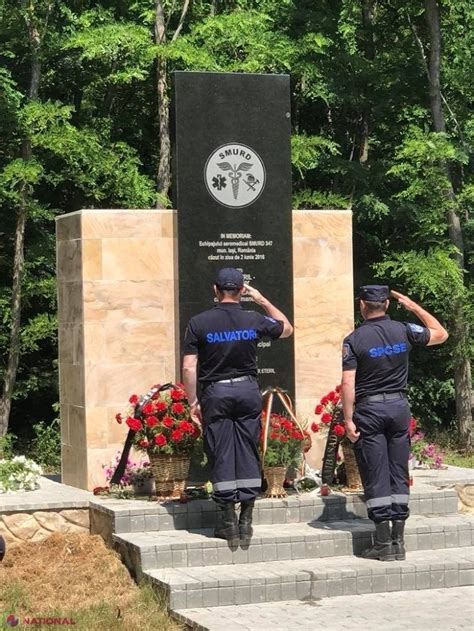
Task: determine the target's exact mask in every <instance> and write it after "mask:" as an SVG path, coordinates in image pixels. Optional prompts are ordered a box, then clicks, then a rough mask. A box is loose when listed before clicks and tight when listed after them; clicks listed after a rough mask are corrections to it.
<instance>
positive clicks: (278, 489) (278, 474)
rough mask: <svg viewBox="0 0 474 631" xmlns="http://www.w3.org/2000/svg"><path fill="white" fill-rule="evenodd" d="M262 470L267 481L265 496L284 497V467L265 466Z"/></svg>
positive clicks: (285, 494) (285, 493)
mask: <svg viewBox="0 0 474 631" xmlns="http://www.w3.org/2000/svg"><path fill="white" fill-rule="evenodd" d="M263 472H264V475H265V480H266V481H267V490H266V491H265V497H286V496H287V492H286V491H285V489H284V488H283V483H284V481H285V476H286V467H265V468H264V470H263Z"/></svg>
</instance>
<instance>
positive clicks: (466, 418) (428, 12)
mask: <svg viewBox="0 0 474 631" xmlns="http://www.w3.org/2000/svg"><path fill="white" fill-rule="evenodd" d="M425 17H426V23H427V26H428V32H429V39H430V55H429V60H428V80H429V96H430V107H431V115H432V118H433V130H434V131H435V132H445V131H446V123H445V118H444V112H443V100H442V94H441V83H440V66H441V30H440V20H439V5H438V1H437V0H425ZM440 166H441V168H442V170H443V171H444V173H445V174H446V178H447V181H448V183H449V184H448V188H447V190H446V197H447V199H448V210H447V220H448V231H449V237H450V239H451V242H452V243H453V245H454V246H455V247H456V248H457V253H456V262H457V264H458V266H459V274H460V276H461V277H462V278H463V277H464V241H463V234H462V228H461V222H460V220H459V216H458V204H457V200H456V195H455V192H454V188H453V185H452V181H451V177H450V173H449V167H448V164H447V162H446V161H444V160H443V161H442V162H441V165H440ZM452 338H453V343H454V388H455V398H456V417H457V422H458V431H459V443H460V446H461V447H463V448H464V449H466V450H467V451H470V450H471V448H472V380H471V367H470V363H469V357H468V353H467V350H466V349H467V348H468V344H469V326H468V323H467V321H466V317H465V314H464V309H463V304H462V302H461V301H460V300H455V301H453V326H452Z"/></svg>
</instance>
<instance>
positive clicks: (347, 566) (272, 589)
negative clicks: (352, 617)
mask: <svg viewBox="0 0 474 631" xmlns="http://www.w3.org/2000/svg"><path fill="white" fill-rule="evenodd" d="M145 575H146V576H148V577H149V578H150V579H151V580H152V582H153V583H154V585H155V587H156V589H157V590H158V591H161V592H162V593H163V594H164V595H165V596H166V597H167V598H169V606H170V608H171V609H176V608H178V605H177V602H179V603H180V605H179V607H182V608H184V607H187V608H192V607H195V606H196V605H194V604H190V603H195V602H196V601H197V600H200V599H204V600H203V602H207V599H206V593H207V594H208V595H209V594H210V592H215V593H217V594H218V604H219V605H222V603H221V600H222V599H225V604H228V605H229V604H237V602H238V598H239V597H240V596H239V594H240V593H241V591H242V590H238V588H240V587H249V588H250V590H249V597H250V602H252V603H256V602H272V601H280V600H285V599H288V598H294V597H295V596H294V594H295V591H296V598H297V599H299V600H301V599H305V598H310V599H317V598H325V597H337V596H338V595H340V594H348V595H350V594H370V593H377V592H382V591H383V592H385V591H387V592H388V591H392V590H395V589H398V590H400V589H401V590H403V591H414V590H428V589H436V588H438V587H444V586H445V585H452V584H456V582H457V584H458V585H459V586H463V585H472V584H473V583H474V551H473V549H472V548H451V549H445V550H426V551H425V550H422V551H417V552H411V553H409V554H408V557H407V560H406V561H398V562H394V563H380V562H374V561H369V560H366V559H361V558H357V557H354V556H348V557H334V558H320V559H300V560H292V561H267V562H262V563H254V564H252V565H251V566H248V565H221V566H205V567H183V568H165V569H161V570H149V571H145ZM396 575H397V576H398V578H397V579H396V578H394V576H396ZM295 583H296V585H295V587H293V585H294V584H295ZM207 590H210V592H209V591H207ZM183 592H185V593H186V601H185V597H184V594H183ZM197 592H199V594H198V593H197ZM290 593H291V596H290V595H289V594H290ZM188 596H189V601H188ZM177 599H178V600H177ZM184 603H186V604H184Z"/></svg>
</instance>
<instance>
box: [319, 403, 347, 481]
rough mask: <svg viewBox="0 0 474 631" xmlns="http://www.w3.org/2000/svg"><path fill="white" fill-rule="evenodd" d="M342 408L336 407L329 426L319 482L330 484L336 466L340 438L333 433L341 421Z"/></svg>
mask: <svg viewBox="0 0 474 631" xmlns="http://www.w3.org/2000/svg"><path fill="white" fill-rule="evenodd" d="M343 417H344V415H343V413H342V408H340V407H336V409H335V411H334V415H333V417H332V421H331V425H330V426H329V432H328V437H327V440H326V448H325V449H324V458H323V467H322V469H321V482H322V483H323V484H332V483H333V480H334V474H335V472H336V465H337V451H338V448H339V445H340V443H341V438H340V437H339V436H338V435H337V434H336V433H335V432H334V427H335V426H336V425H338V424H339V423H341V421H342V420H343Z"/></svg>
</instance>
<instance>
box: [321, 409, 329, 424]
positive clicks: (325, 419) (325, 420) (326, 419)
mask: <svg viewBox="0 0 474 631" xmlns="http://www.w3.org/2000/svg"><path fill="white" fill-rule="evenodd" d="M331 421H332V414H329V412H324V414H323V415H322V416H321V422H322V423H326V425H327V424H329V423H330V422H331Z"/></svg>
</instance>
